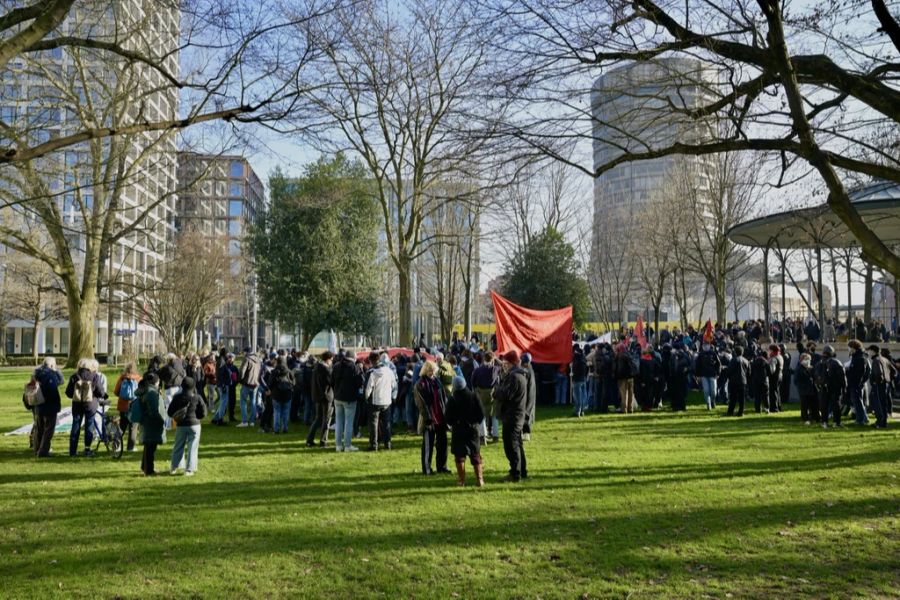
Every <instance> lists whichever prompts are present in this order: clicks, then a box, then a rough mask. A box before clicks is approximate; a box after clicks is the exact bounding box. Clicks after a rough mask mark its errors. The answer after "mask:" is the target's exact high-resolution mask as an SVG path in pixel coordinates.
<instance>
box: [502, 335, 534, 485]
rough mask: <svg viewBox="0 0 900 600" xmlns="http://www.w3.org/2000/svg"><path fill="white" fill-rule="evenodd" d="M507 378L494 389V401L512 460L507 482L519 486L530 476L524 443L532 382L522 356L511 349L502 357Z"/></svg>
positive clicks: (508, 455)
mask: <svg viewBox="0 0 900 600" xmlns="http://www.w3.org/2000/svg"><path fill="white" fill-rule="evenodd" d="M501 360H502V362H503V375H502V376H501V378H500V382H499V383H498V384H497V387H496V388H494V401H495V402H497V403H498V406H499V412H500V420H501V421H502V422H503V450H504V451H505V452H506V458H507V460H509V475H507V476H506V478H505V479H504V481H507V482H513V483H516V482H518V481H519V480H520V479H524V478H527V477H528V463H527V461H526V459H525V448H524V446H523V444H522V427H523V426H524V425H525V418H526V406H527V403H528V379H527V375H526V373H525V370H524V369H523V368H522V366H521V365H520V364H519V362H520V360H519V354H518V352H516V351H515V350H510V351H509V352H507V353H506V354H504V355H503V356H502V357H501Z"/></svg>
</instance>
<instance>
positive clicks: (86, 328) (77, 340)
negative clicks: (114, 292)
mask: <svg viewBox="0 0 900 600" xmlns="http://www.w3.org/2000/svg"><path fill="white" fill-rule="evenodd" d="M94 292H95V290H94V289H91V288H88V289H86V290H85V296H84V298H80V297H78V296H77V295H75V294H67V296H68V305H69V357H68V358H67V359H66V368H68V369H72V368H75V366H77V364H78V361H79V360H80V359H82V358H94V350H95V348H94V322H95V319H96V317H97V302H96V296H95V295H94Z"/></svg>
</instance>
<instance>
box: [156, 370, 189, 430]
mask: <svg viewBox="0 0 900 600" xmlns="http://www.w3.org/2000/svg"><path fill="white" fill-rule="evenodd" d="M158 375H159V382H160V383H161V384H162V388H163V390H164V391H165V398H164V400H163V402H164V403H165V406H166V408H168V407H169V404H171V403H172V398H174V397H175V394H177V393H178V392H180V391H181V382H182V381H183V380H184V377H185V373H184V366H183V365H182V362H181V359H179V358H178V357H177V356H175V355H174V354H172V353H171V352H170V353H169V354H166V364H165V365H163V366H162V367H161V368H160V369H159V373H158ZM171 427H172V422H171V420H170V419H168V418H167V419H166V429H170V428H171Z"/></svg>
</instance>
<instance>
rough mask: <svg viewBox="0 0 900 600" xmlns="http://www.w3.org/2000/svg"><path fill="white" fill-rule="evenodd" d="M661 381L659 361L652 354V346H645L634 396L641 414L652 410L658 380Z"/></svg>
mask: <svg viewBox="0 0 900 600" xmlns="http://www.w3.org/2000/svg"><path fill="white" fill-rule="evenodd" d="M661 379H662V365H661V364H660V359H659V358H657V356H656V355H655V354H654V352H653V346H651V345H650V344H647V345H646V346H644V349H643V350H642V351H641V364H640V369H639V370H638V376H637V385H635V395H636V396H637V400H638V404H640V405H641V410H642V411H643V412H650V411H651V410H653V404H654V402H653V399H654V397H655V394H656V389H657V385H658V382H659V380H661Z"/></svg>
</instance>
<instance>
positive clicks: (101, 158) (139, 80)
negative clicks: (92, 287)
mask: <svg viewBox="0 0 900 600" xmlns="http://www.w3.org/2000/svg"><path fill="white" fill-rule="evenodd" d="M179 17H180V15H179V11H178V10H177V8H174V5H168V4H165V3H157V2H152V1H151V0H125V1H123V2H115V3H110V2H101V1H99V0H85V1H84V2H78V3H76V4H75V5H74V6H73V8H72V9H71V11H70V13H69V16H68V18H67V19H66V20H65V21H64V22H63V24H62V25H61V27H60V31H59V33H60V35H70V36H73V37H84V38H90V39H92V40H96V41H100V42H104V41H115V42H117V43H120V44H122V45H124V46H125V47H126V48H127V49H131V50H134V51H137V52H140V53H142V54H145V55H149V56H152V57H155V58H156V59H157V60H158V62H159V64H160V65H161V66H162V67H163V68H164V69H165V70H166V71H168V72H169V73H170V74H173V75H175V76H177V75H178V72H179V53H178V37H179ZM8 68H9V72H8V73H5V74H4V75H3V85H2V86H0V120H2V121H3V123H4V124H5V125H7V126H9V127H10V129H7V130H6V131H7V135H5V136H4V137H6V138H10V137H11V138H13V140H12V141H13V143H16V142H17V138H18V139H19V140H27V141H28V142H29V143H31V144H34V143H40V142H44V141H47V140H50V139H52V138H55V137H58V136H64V135H67V134H71V133H75V132H78V131H81V130H84V129H88V128H92V127H100V126H111V127H119V126H122V125H123V124H127V123H129V122H133V121H135V120H142V121H150V122H152V121H164V120H169V119H173V118H175V116H176V114H177V108H178V107H177V104H178V91H177V89H176V88H175V87H174V86H172V85H169V84H168V83H167V81H166V80H165V78H164V77H163V75H162V74H161V73H160V72H159V71H158V70H156V69H153V68H151V67H150V66H148V65H145V64H142V63H138V64H134V63H130V62H128V61H125V60H124V59H121V58H118V57H116V56H115V55H113V54H111V53H107V52H102V51H96V50H88V49H83V48H67V49H65V50H64V49H54V50H51V51H48V52H44V53H34V54H28V55H23V56H20V57H17V58H15V59H14V60H13V61H11V62H10V64H9V66H8ZM9 132H13V133H9ZM175 150H176V141H175V136H174V134H172V133H159V132H157V133H142V134H127V135H120V136H116V137H110V138H99V139H96V140H89V141H86V142H83V143H80V144H76V145H73V146H70V147H68V148H67V149H66V150H65V151H60V152H57V153H54V154H51V155H49V156H47V157H45V158H42V159H38V160H35V161H31V162H30V163H29V165H28V167H29V169H30V172H25V171H24V170H23V169H22V168H21V167H18V170H14V169H15V168H10V170H9V173H11V174H12V176H10V177H6V176H5V177H4V184H3V186H2V187H3V189H2V190H0V195H9V194H11V195H16V194H20V198H21V194H23V193H25V194H35V191H37V197H34V196H32V197H31V198H29V196H27V195H26V196H25V197H26V198H29V200H27V201H26V202H23V203H21V204H18V205H16V206H13V207H11V208H9V209H8V212H7V214H5V215H3V218H4V219H7V222H8V223H10V222H16V219H18V220H19V221H18V222H20V223H22V225H23V226H24V227H29V226H31V225H32V224H35V223H37V225H35V232H36V235H41V234H43V235H45V236H46V235H48V233H47V227H46V226H45V225H41V224H40V221H39V220H38V219H36V218H35V217H34V215H33V213H31V214H30V211H33V209H34V205H33V204H32V203H34V202H38V203H39V202H45V201H47V200H49V201H50V203H51V204H52V205H53V206H54V207H55V209H56V210H57V211H58V214H59V219H58V222H59V224H61V229H62V230H63V231H64V236H65V240H66V244H67V246H68V248H69V253H70V254H71V256H72V261H73V262H74V268H75V269H76V271H78V270H83V265H84V261H85V256H86V248H87V247H88V245H89V244H92V243H93V244H96V238H94V239H88V237H89V235H88V229H89V228H88V227H87V226H86V221H87V220H90V219H96V218H97V216H96V211H94V210H93V207H94V205H95V203H96V204H97V205H99V206H103V207H106V206H115V209H114V211H109V214H110V215H111V216H112V218H113V223H112V225H111V227H112V228H113V229H114V230H115V231H118V232H121V234H120V235H116V236H115V237H114V238H113V242H112V244H111V245H110V247H109V248H108V250H107V252H105V253H104V255H103V257H102V261H103V263H102V264H103V272H102V273H101V281H100V283H99V288H100V307H99V310H98V312H97V320H96V323H95V332H94V333H95V350H96V352H98V353H100V354H105V353H112V354H121V353H122V352H123V345H127V346H129V347H130V351H132V352H137V353H148V352H152V351H155V350H156V349H157V332H156V331H155V330H154V329H153V328H152V327H150V326H149V325H148V324H146V322H145V320H144V319H143V314H142V310H143V307H142V305H141V301H140V294H139V293H136V291H135V290H140V289H146V286H148V285H152V284H153V282H154V281H155V280H156V279H157V274H158V269H159V267H160V265H162V264H164V261H165V257H166V254H167V251H168V247H169V245H170V244H171V241H172V239H173V229H172V210H173V209H174V207H175V202H176V199H177V189H176V168H175V165H176V156H175ZM111 199H114V202H112V201H111ZM103 216H104V217H105V216H106V215H103ZM44 221H45V222H46V221H47V219H46V218H45V219H44ZM95 231H96V230H95ZM50 235H52V232H51V233H50ZM57 243H58V242H57ZM6 327H7V329H6V331H5V334H6V335H5V338H6V348H5V349H6V350H7V352H9V353H23V354H24V353H29V352H30V351H31V350H32V349H33V347H34V346H35V345H36V346H37V349H38V351H39V352H41V353H59V354H66V353H67V352H68V350H69V331H70V330H69V323H68V320H67V319H61V320H54V321H48V322H46V323H44V325H43V326H42V327H41V328H40V330H39V331H38V335H37V337H36V339H35V336H33V335H32V334H31V332H30V329H31V328H30V326H29V324H28V323H27V322H23V321H22V320H21V319H19V320H12V321H10V322H8V323H7V324H6Z"/></svg>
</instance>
